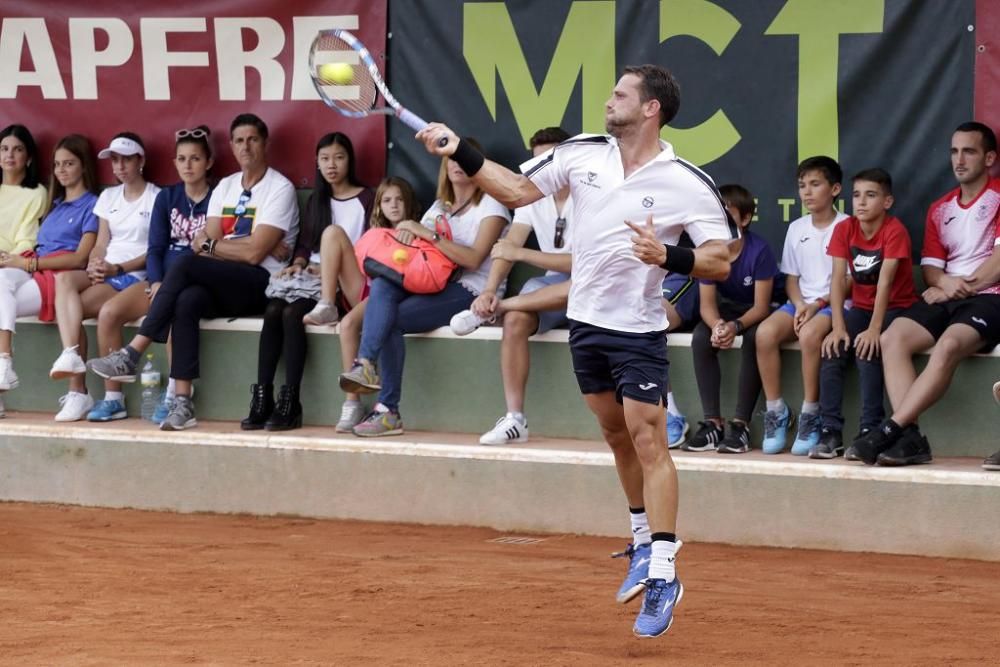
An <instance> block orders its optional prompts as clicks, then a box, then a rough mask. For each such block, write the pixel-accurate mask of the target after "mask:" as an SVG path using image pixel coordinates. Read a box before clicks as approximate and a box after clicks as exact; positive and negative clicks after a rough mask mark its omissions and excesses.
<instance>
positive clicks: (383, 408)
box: [374, 403, 389, 413]
mask: <svg viewBox="0 0 1000 667" xmlns="http://www.w3.org/2000/svg"><path fill="white" fill-rule="evenodd" d="M374 409H375V412H380V413H381V412H389V408H387V407H386V406H384V405H382V404H381V403H376V404H375V408H374Z"/></svg>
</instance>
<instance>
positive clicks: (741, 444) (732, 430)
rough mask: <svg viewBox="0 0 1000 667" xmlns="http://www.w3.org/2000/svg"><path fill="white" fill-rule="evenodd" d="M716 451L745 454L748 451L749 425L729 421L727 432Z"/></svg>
mask: <svg viewBox="0 0 1000 667" xmlns="http://www.w3.org/2000/svg"><path fill="white" fill-rule="evenodd" d="M716 451H717V452H719V453H720V454H746V453H747V452H749V451H750V427H749V426H748V425H747V424H745V423H743V422H738V421H730V422H729V432H728V433H726V437H724V438H723V439H722V442H720V443H719V446H718V447H717V448H716Z"/></svg>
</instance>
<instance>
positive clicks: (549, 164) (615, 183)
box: [521, 134, 739, 333]
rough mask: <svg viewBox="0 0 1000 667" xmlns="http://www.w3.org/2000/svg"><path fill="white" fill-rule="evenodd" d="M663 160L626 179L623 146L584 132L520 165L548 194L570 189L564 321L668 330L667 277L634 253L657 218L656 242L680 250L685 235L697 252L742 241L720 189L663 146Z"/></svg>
mask: <svg viewBox="0 0 1000 667" xmlns="http://www.w3.org/2000/svg"><path fill="white" fill-rule="evenodd" d="M660 148H661V151H660V154H659V155H657V156H656V157H655V158H654V159H653V160H651V161H650V162H648V163H647V164H645V165H643V166H642V167H640V168H639V169H637V170H636V171H634V172H633V173H632V174H631V175H630V176H629V177H628V178H627V179H626V178H625V168H624V166H623V165H622V160H621V153H620V152H619V150H618V142H617V140H616V139H614V137H609V136H606V135H586V134H581V135H578V136H576V137H573V138H572V139H569V140H567V141H564V142H563V143H561V144H559V145H558V146H556V147H555V148H553V149H552V150H550V151H548V152H547V153H544V154H542V155H539V156H538V157H536V158H534V159H532V160H529V161H528V162H525V163H524V164H522V165H521V171H522V172H524V174H525V175H526V176H527V177H528V178H530V179H531V181H532V182H533V183H534V184H535V185H536V186H537V187H538V189H539V190H541V191H542V194H545V195H551V194H554V193H555V192H557V191H558V190H559V189H560V188H562V187H564V186H566V185H569V186H570V192H571V194H572V196H573V216H574V219H573V223H574V225H575V227H576V229H575V231H574V232H573V250H572V252H573V285H572V287H571V288H570V293H569V308H568V309H567V315H568V316H569V318H570V319H572V320H576V321H578V322H586V323H587V324H592V325H594V326H598V327H603V328H605V329H613V330H615V331H623V332H629V333H647V332H650V331H664V330H666V328H667V315H666V312H665V311H664V310H663V305H662V303H661V300H662V298H663V297H662V291H661V288H660V285H661V283H662V282H663V277H664V276H665V275H666V271H664V270H663V269H661V268H660V267H658V266H650V265H649V264H644V263H642V262H641V261H640V260H639V259H638V258H636V257H635V255H633V254H632V236H634V232H633V231H632V230H631V229H629V228H628V226H626V225H625V221H626V220H630V221H632V222H634V223H638V224H640V225H644V224H645V222H646V217H647V216H648V215H652V216H653V225H654V228H655V230H656V237H657V239H659V240H660V242H661V243H668V244H676V243H677V241H678V239H679V238H680V236H681V233H682V232H685V231H686V232H687V233H688V235H689V236H690V237H691V240H692V241H693V242H694V244H695V245H696V246H698V245H701V244H703V243H706V242H707V241H711V240H715V239H719V240H723V241H729V240H731V239H735V238H739V230H738V229H737V228H736V226H735V225H733V224H730V223H729V219H728V217H727V216H726V211H725V208H724V207H723V205H722V200H721V199H720V198H719V195H718V192H717V191H716V189H715V184H714V183H713V182H712V179H711V178H709V177H708V176H707V175H706V174H705V173H704V172H702V171H701V170H699V169H698V168H697V167H694V166H693V165H691V164H690V163H687V162H685V161H683V160H680V159H678V158H677V157H676V156H675V155H674V149H673V147H672V146H671V145H670V144H668V143H667V142H665V141H660Z"/></svg>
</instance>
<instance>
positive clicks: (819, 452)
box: [809, 426, 844, 459]
mask: <svg viewBox="0 0 1000 667" xmlns="http://www.w3.org/2000/svg"><path fill="white" fill-rule="evenodd" d="M843 453H844V438H843V437H842V436H841V435H840V431H834V430H833V429H832V428H827V427H825V426H824V427H823V430H822V431H820V432H819V442H817V443H816V444H815V445H813V446H812V448H811V449H810V450H809V458H811V459H835V458H837V457H838V456H840V455H841V454H843Z"/></svg>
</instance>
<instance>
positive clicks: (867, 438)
mask: <svg viewBox="0 0 1000 667" xmlns="http://www.w3.org/2000/svg"><path fill="white" fill-rule="evenodd" d="M899 437H900V436H899V434H897V435H895V436H893V435H892V432H891V428H890V426H889V420H888V419H887V420H885V421H884V422H882V425H881V426H879V427H878V428H876V429H872V430H871V431H869V432H868V433H866V434H865V435H863V436H861V437H860V438H858V439H857V440H855V441H854V443H853V444H852V445H851V448H852V449H853V450H854V454H855V456H857V457H858V458H857V460H858V461H864V462H865V464H867V465H870V466H873V465H875V462H876V461H878V455H879V454H881V453H882V452H884V451H886V450H887V449H889V448H890V447H892V446H893V445H895V444H896V441H897V440H899Z"/></svg>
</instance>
